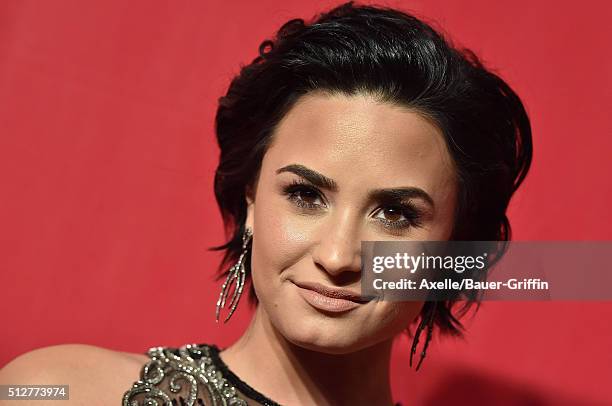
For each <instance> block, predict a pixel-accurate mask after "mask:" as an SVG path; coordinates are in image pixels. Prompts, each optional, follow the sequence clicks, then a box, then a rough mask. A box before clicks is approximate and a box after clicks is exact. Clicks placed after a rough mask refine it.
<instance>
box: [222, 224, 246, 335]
mask: <svg viewBox="0 0 612 406" xmlns="http://www.w3.org/2000/svg"><path fill="white" fill-rule="evenodd" d="M252 237H253V232H252V231H251V229H249V228H247V229H246V230H245V231H244V234H243V235H242V253H241V254H240V257H239V258H238V262H236V264H234V266H232V267H231V268H230V270H229V271H228V274H227V279H225V282H224V283H223V286H222V287H221V294H220V295H219V300H217V310H216V312H215V318H216V320H217V323H218V322H219V313H221V309H222V308H223V307H225V300H226V299H227V296H228V294H229V291H230V288H231V286H232V284H233V283H234V282H235V286H234V293H233V294H232V299H231V300H230V303H229V314H228V315H227V317H226V318H225V320H224V321H223V322H224V323H227V321H228V320H229V319H230V317H232V314H234V310H236V306H238V301H239V300H240V295H241V294H242V289H243V288H244V280H245V277H246V269H245V268H244V263H245V261H246V257H247V254H248V251H249V250H248V245H249V242H250V241H251V238H252Z"/></svg>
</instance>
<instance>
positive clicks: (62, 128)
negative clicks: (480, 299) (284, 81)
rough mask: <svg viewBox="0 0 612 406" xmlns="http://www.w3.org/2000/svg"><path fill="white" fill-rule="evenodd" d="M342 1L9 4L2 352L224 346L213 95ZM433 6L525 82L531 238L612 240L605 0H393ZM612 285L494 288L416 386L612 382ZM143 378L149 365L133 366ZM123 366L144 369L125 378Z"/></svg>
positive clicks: (602, 396)
mask: <svg viewBox="0 0 612 406" xmlns="http://www.w3.org/2000/svg"><path fill="white" fill-rule="evenodd" d="M334 4H338V2H335V1H311V2H298V1H278V0H265V1H257V2H248V1H242V2H233V1H224V2H195V1H194V2H160V1H155V2H151V1H102V0H100V1H86V2H82V1H2V2H1V3H0V130H1V134H0V188H1V189H0V227H1V230H2V231H1V233H0V239H1V240H0V260H1V262H0V267H1V277H0V278H1V279H0V286H1V289H2V295H1V298H0V305H1V306H2V312H1V314H2V332H1V334H0V340H1V342H0V365H4V364H5V363H6V362H8V361H9V360H10V359H12V358H14V357H15V356H16V355H18V354H20V353H22V352H24V351H27V350H31V349H33V348H37V347H41V346H46V345H51V344H59V343H67V342H70V343H88V344H93V345H99V346H104V347H108V348H112V349H117V350H123V351H132V352H143V351H145V350H146V349H147V348H148V347H149V346H156V345H181V344H184V343H187V342H209V343H217V344H218V345H221V346H225V345H228V344H229V343H231V342H232V341H233V340H235V339H236V338H237V337H238V335H239V334H240V332H241V331H242V329H243V328H244V327H245V326H246V324H247V321H248V318H249V312H248V311H247V309H248V308H247V306H246V305H245V303H246V302H243V303H242V306H241V309H240V311H239V312H238V314H237V316H234V318H233V320H232V321H231V322H230V323H229V324H228V325H225V326H217V325H216V324H215V323H214V316H213V313H214V306H215V300H216V296H217V294H218V289H219V284H217V283H214V282H213V279H212V275H213V272H214V270H215V268H216V266H217V263H218V259H219V256H218V254H213V253H211V252H208V251H207V250H206V249H207V247H210V246H212V245H216V244H219V243H221V242H223V234H222V227H221V221H220V217H219V215H218V212H217V209H216V204H215V202H214V199H213V192H212V179H213V171H214V168H215V164H216V160H217V154H218V151H217V147H216V145H215V143H214V137H213V115H214V109H215V103H216V100H217V98H218V97H219V96H220V95H222V94H223V92H224V90H225V89H226V87H227V85H228V83H229V80H230V78H231V77H232V75H234V74H236V73H237V72H238V69H239V66H240V64H241V63H248V62H250V60H251V59H252V58H253V57H255V56H256V50H257V47H258V45H259V43H260V42H261V41H262V40H263V39H264V38H266V37H269V36H270V35H271V34H272V33H273V32H274V31H275V29H277V28H278V27H279V25H280V24H281V23H283V22H284V21H286V20H288V19H289V18H293V17H309V16H312V15H313V14H314V13H316V12H320V11H324V10H325V9H326V8H328V6H331V5H334ZM383 4H386V5H389V6H394V7H400V8H403V9H406V10H412V11H413V12H415V13H416V14H417V15H419V16H421V17H426V19H428V20H429V21H435V22H437V24H438V25H439V26H441V27H443V28H444V30H445V31H446V32H448V33H451V34H452V38H453V39H454V40H455V41H456V42H457V43H459V44H462V45H464V46H467V47H469V48H471V49H473V50H474V51H476V52H477V53H478V54H479V55H481V56H482V58H483V59H484V61H485V62H486V63H487V64H488V65H489V66H491V67H493V68H495V69H497V70H498V71H499V73H500V74H501V75H502V76H503V77H504V78H505V79H506V80H507V81H508V82H509V83H510V84H511V85H512V86H513V87H514V88H515V89H516V90H517V92H518V93H519V94H520V95H521V96H522V98H523V100H524V101H525V104H526V106H527V109H528V112H529V113H530V115H531V118H532V124H533V130H534V150H535V159H534V162H533V166H532V169H531V172H530V174H529V176H528V178H527V181H526V182H525V184H524V187H523V188H522V190H521V191H520V192H519V193H518V194H517V195H516V197H515V199H514V200H513V202H512V205H511V208H510V216H511V221H512V224H513V227H514V232H515V234H514V236H515V239H518V240H597V239H599V240H610V239H612V231H611V230H610V225H611V224H612V221H611V220H612V217H611V216H612V215H611V214H610V210H609V209H610V207H611V203H612V187H611V184H612V182H611V181H610V175H611V174H612V163H611V159H610V158H611V156H612V154H611V153H610V152H611V151H612V148H611V147H612V138H611V137H610V136H611V131H610V124H609V119H610V114H609V110H610V107H611V106H610V96H611V92H610V90H611V89H612V86H611V80H612V79H611V77H612V75H611V73H612V56H611V55H612V53H610V52H609V51H610V49H609V47H610V41H609V40H610V37H611V35H612V32H611V31H612V30H611V29H610V26H609V21H610V19H611V17H612V15H611V14H612V13H611V11H612V10H611V7H610V5H609V4H607V3H604V2H601V4H598V3H594V2H581V3H580V4H578V5H577V4H576V3H574V2H566V4H562V3H561V2H553V1H544V2H537V3H536V2H532V1H526V0H521V1H515V2H512V3H511V4H510V3H507V4H504V5H501V3H500V4H497V3H496V2H489V1H486V0H470V1H461V2H457V1H451V0H449V1H425V0H420V1H404V2H400V1H388V2H386V3H383ZM611 315H612V303H610V302H607V303H601V302H600V303H597V302H591V303H588V302H554V303H551V302H549V303H509V302H507V303H485V304H484V306H483V307H482V309H481V311H480V312H479V313H478V314H477V316H476V317H475V318H474V319H472V320H468V321H467V322H466V324H467V326H468V335H467V339H466V340H465V341H454V340H450V339H447V340H435V341H434V343H433V345H432V346H431V347H430V351H429V355H428V359H427V360H426V363H425V364H424V368H423V370H421V371H419V372H418V373H416V374H415V373H414V372H413V371H411V370H409V369H408V368H407V361H408V347H409V344H408V343H407V341H405V340H402V341H401V342H400V343H399V344H400V345H398V346H397V348H396V357H395V358H394V364H393V370H394V375H393V376H394V378H393V379H394V381H393V384H394V392H395V397H396V398H397V399H398V400H403V401H406V402H410V403H409V404H413V403H412V402H415V403H416V404H439V403H450V402H451V401H452V402H454V403H458V404H463V403H467V402H468V401H473V402H474V403H475V404H485V403H486V404H504V405H506V404H532V405H534V404H555V405H559V404H601V403H608V404H609V403H611V402H612V394H611V392H612V389H611V388H610V385H609V382H610V378H611V377H612V353H611V352H610V350H609V344H610V340H611V337H612V325H611V324H609V318H610V316H611ZM135 379H136V377H135ZM126 384H129V383H127V382H126Z"/></svg>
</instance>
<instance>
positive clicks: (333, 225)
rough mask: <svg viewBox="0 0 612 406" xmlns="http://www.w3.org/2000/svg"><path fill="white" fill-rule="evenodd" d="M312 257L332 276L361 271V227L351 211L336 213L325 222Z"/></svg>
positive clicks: (319, 232) (320, 229)
mask: <svg viewBox="0 0 612 406" xmlns="http://www.w3.org/2000/svg"><path fill="white" fill-rule="evenodd" d="M323 221H324V223H323V224H321V226H320V227H319V230H318V237H319V238H318V242H317V244H315V246H314V249H313V252H312V256H313V260H314V262H315V263H316V264H317V265H319V266H320V267H321V268H323V269H324V270H325V271H326V272H327V273H329V274H330V275H332V276H337V275H340V274H342V273H344V272H360V271H361V239H360V238H361V237H360V226H359V222H358V221H357V219H355V218H354V216H353V215H352V213H351V211H350V210H345V211H342V212H336V213H333V214H331V215H330V216H329V217H328V218H327V219H325V220H323Z"/></svg>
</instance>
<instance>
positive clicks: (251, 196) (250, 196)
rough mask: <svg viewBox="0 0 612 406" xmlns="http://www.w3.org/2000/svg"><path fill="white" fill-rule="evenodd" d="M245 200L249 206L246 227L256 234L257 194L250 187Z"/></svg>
mask: <svg viewBox="0 0 612 406" xmlns="http://www.w3.org/2000/svg"><path fill="white" fill-rule="evenodd" d="M245 200H246V204H247V216H246V220H245V223H244V225H245V227H246V228H250V229H251V231H252V232H253V233H255V230H254V227H255V193H254V192H253V189H252V188H250V187H247V190H246V193H245Z"/></svg>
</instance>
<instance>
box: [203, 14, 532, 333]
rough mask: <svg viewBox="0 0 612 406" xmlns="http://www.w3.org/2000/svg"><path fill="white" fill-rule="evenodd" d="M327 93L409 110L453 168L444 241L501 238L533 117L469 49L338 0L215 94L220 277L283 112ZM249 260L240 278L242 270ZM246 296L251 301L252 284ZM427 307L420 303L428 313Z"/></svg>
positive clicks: (452, 313)
mask: <svg viewBox="0 0 612 406" xmlns="http://www.w3.org/2000/svg"><path fill="white" fill-rule="evenodd" d="M316 90H323V91H328V92H333V93H341V94H346V95H353V94H357V93H369V94H373V95H375V96H376V97H378V98H379V99H380V100H382V101H385V102H389V103H393V104H397V105H401V106H406V107H409V108H410V109H413V110H414V111H417V112H419V113H420V114H422V115H423V116H425V117H427V118H429V119H431V120H432V121H433V122H434V123H436V124H437V126H438V127H439V128H440V130H441V131H442V133H443V135H444V137H445V140H446V143H447V145H448V148H449V151H450V154H451V156H452V158H453V160H454V162H455V165H456V168H457V171H458V173H457V176H458V186H459V189H458V196H457V198H458V199H457V202H458V204H457V211H456V213H455V223H454V228H453V232H452V237H451V239H452V240H471V241H507V240H509V239H510V237H511V228H510V224H509V222H508V218H507V216H506V209H507V206H508V203H509V201H510V198H511V196H512V194H513V193H514V192H515V191H516V189H517V188H518V187H519V185H520V184H521V182H522V181H523V180H524V178H525V176H526V174H527V171H528V169H529V166H530V163H531V157H532V140H531V127H530V123H529V118H528V116H527V113H526V112H525V109H524V107H523V104H522V102H521V100H520V99H519V97H518V96H517V94H516V93H515V92H514V91H513V90H512V89H511V88H510V87H509V86H508V84H506V83H505V82H504V81H503V80H502V79H501V78H500V77H499V76H498V75H496V74H495V73H493V72H492V71H491V70H490V69H487V68H485V67H484V66H483V64H482V63H481V62H480V61H479V59H478V57H477V56H476V55H475V54H474V53H473V52H471V51H470V50H467V49H457V48H455V47H453V46H452V45H451V44H450V42H449V41H448V40H446V39H445V38H444V37H443V36H442V35H441V34H439V33H438V32H436V31H435V30H434V29H433V28H432V27H431V26H430V25H428V24H426V23H425V22H423V21H421V20H419V19H417V18H416V17H414V16H412V15H410V14H407V13H405V12H401V11H398V10H394V9H389V8H379V7H373V6H362V5H354V4H353V3H352V2H350V3H346V4H343V5H341V6H338V7H336V8H334V9H332V10H330V11H329V12H327V13H323V14H321V15H319V16H318V17H317V18H316V19H314V20H313V21H312V22H310V23H306V22H304V20H302V19H294V20H291V21H288V22H287V23H285V24H284V25H283V26H282V27H281V28H280V29H279V31H278V32H277V33H276V36H275V37H274V38H273V39H271V40H266V41H264V42H262V43H261V46H260V47H259V55H258V56H257V57H256V58H255V59H254V60H253V61H252V62H251V63H250V64H248V65H246V66H244V67H242V69H241V70H240V73H239V74H238V75H237V76H236V77H234V79H233V80H232V82H231V84H230V86H229V89H228V91H227V94H226V95H225V96H223V97H221V98H220V99H219V106H218V110H217V114H216V134H217V140H218V143H219V147H220V151H221V156H220V162H219V166H218V168H217V171H216V174H215V183H214V187H215V196H216V199H217V203H218V204H219V207H220V209H221V213H222V215H223V219H224V222H225V226H226V232H227V233H228V235H230V238H229V241H228V242H227V243H225V244H224V245H221V246H218V247H213V249H214V250H224V251H225V255H224V258H223V261H222V263H221V265H220V269H219V275H218V277H219V278H222V277H223V276H225V275H227V272H228V269H229V267H230V266H231V265H232V264H233V263H234V262H235V261H237V259H238V256H239V255H240V252H241V249H242V235H243V232H244V224H245V220H246V208H247V207H246V201H245V194H246V191H247V188H252V187H253V186H254V182H255V181H256V179H257V175H258V173H259V170H260V167H261V162H262V160H263V157H264V154H265V152H266V150H267V147H268V146H269V145H270V141H271V137H272V135H273V133H274V130H275V128H276V126H277V125H278V123H279V121H280V120H281V118H282V117H283V116H284V115H285V114H286V113H287V112H288V111H289V109H290V108H291V107H292V106H293V105H294V103H295V102H296V101H297V100H298V99H299V98H300V97H301V96H303V95H305V94H307V93H309V92H312V91H316ZM249 264H250V261H247V267H246V271H247V275H250V265H249ZM250 293H251V294H250V299H251V302H252V303H256V301H257V298H256V296H255V292H254V289H253V288H252V286H251V292H250ZM474 303H478V301H477V300H476V299H473V300H468V301H467V302H464V304H463V306H461V307H459V308H457V306H455V304H457V301H456V300H448V301H446V302H442V303H438V304H437V307H436V314H435V316H434V317H435V319H434V323H435V325H436V326H437V327H438V328H439V329H440V331H441V332H444V333H450V334H454V335H460V334H461V328H462V325H461V322H460V321H459V320H458V319H459V317H460V316H462V315H463V314H464V313H465V312H466V311H467V310H468V309H469V308H470V306H471V305H472V304H474ZM430 304H431V303H426V305H425V306H424V307H423V310H422V311H421V317H425V316H426V314H427V312H429V311H431V309H432V307H431V306H429V305H430Z"/></svg>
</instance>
